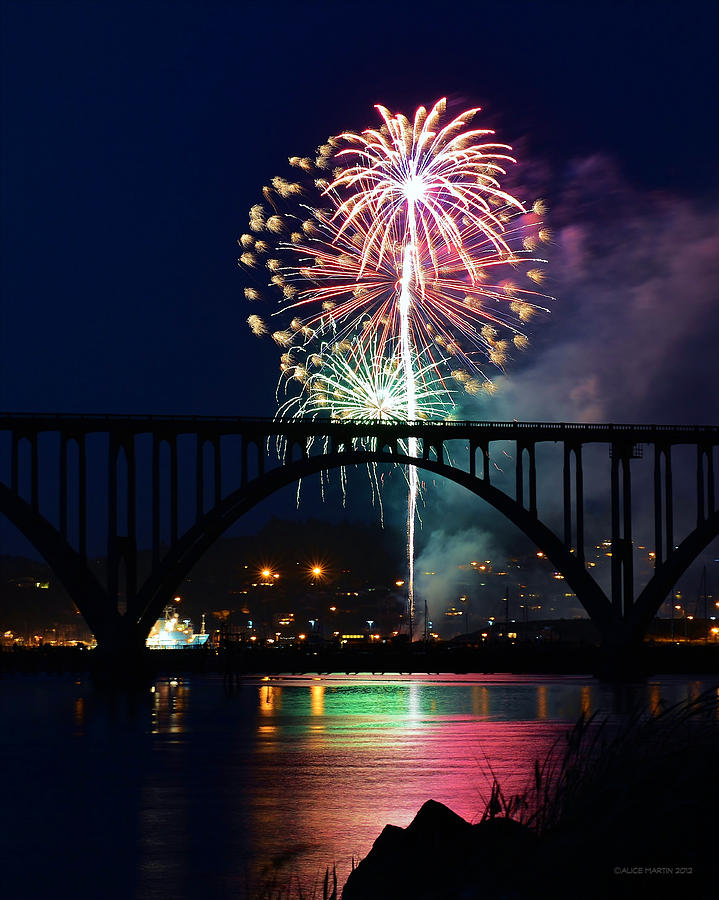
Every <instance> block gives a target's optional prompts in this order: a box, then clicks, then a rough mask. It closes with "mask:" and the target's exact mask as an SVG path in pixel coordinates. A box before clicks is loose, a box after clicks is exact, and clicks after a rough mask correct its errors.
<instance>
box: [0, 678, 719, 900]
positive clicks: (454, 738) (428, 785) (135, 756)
mask: <svg viewBox="0 0 719 900" xmlns="http://www.w3.org/2000/svg"><path fill="white" fill-rule="evenodd" d="M714 684H716V681H715V682H714ZM709 686H710V685H709V683H708V682H707V681H699V680H696V679H687V678H680V677H673V678H658V679H652V680H650V681H649V682H648V683H646V684H644V685H638V686H629V687H628V686H624V687H623V688H617V687H610V686H607V685H601V684H599V683H598V682H595V681H593V680H592V679H587V678H572V677H566V676H562V677H541V678H533V677H529V676H509V675H507V676H482V677H477V676H433V677H429V676H424V677H420V676H404V677H390V676H372V677H363V676H323V677H319V676H316V677H314V678H313V677H285V678H273V679H249V680H247V681H246V682H245V683H244V684H243V685H242V686H241V687H240V688H239V689H238V690H236V691H235V692H233V693H231V694H228V693H226V692H225V691H224V690H223V687H222V683H221V681H220V680H219V679H214V678H203V679H195V680H191V681H190V680H184V679H182V678H179V677H178V678H171V679H167V678H166V679H161V680H159V681H158V682H157V683H156V684H155V685H153V686H152V688H151V689H148V690H147V691H146V692H145V693H144V694H142V695H140V696H127V695H123V694H119V695H106V694H102V693H99V692H97V691H96V690H94V689H93V688H92V686H91V685H89V684H88V683H87V682H85V681H82V680H78V681H75V680H73V679H62V678H54V679H53V678H42V677H38V678H17V679H6V680H5V681H3V682H2V684H1V685H0V687H1V688H2V690H0V715H2V721H3V723H4V729H3V732H2V735H1V736H0V763H1V764H2V767H3V771H4V772H5V773H10V774H8V775H7V777H6V783H5V785H4V790H3V803H4V805H6V810H5V815H6V821H9V822H11V824H12V827H11V828H9V829H7V835H8V837H7V840H6V841H5V842H4V846H3V849H2V851H0V852H2V855H3V858H2V860H1V862H2V865H3V872H4V873H5V872H8V871H9V872H11V873H14V874H13V877H14V876H15V875H16V876H17V878H18V885H20V884H21V883H22V884H23V885H24V883H25V879H26V878H27V873H28V872H31V873H32V875H33V879H34V880H33V884H34V890H35V892H36V893H37V895H38V896H39V895H40V888H41V885H40V884H39V883H37V879H38V878H40V877H42V876H41V875H40V874H39V870H37V866H38V865H39V862H38V860H39V859H40V858H42V860H43V867H42V871H44V872H48V873H52V877H53V879H54V883H58V881H63V880H64V879H66V880H70V881H71V882H72V883H73V885H74V887H73V895H74V896H75V897H77V898H79V897H83V896H88V897H96V896H100V895H102V896H103V897H107V898H110V897H118V898H119V897H122V898H123V900H128V898H132V897H142V898H152V897H158V898H159V897H163V898H164V897H173V898H177V900H181V898H185V897H187V898H192V897H200V896H202V897H204V896H212V897H217V898H226V897H227V898H229V897H232V898H241V897H244V896H247V895H248V893H250V892H251V886H252V885H255V886H256V885H258V884H262V883H263V882H266V881H267V880H272V879H273V878H274V877H275V876H277V877H278V878H279V879H280V881H281V880H282V878H286V877H287V876H288V875H289V874H291V873H296V874H297V875H299V876H300V878H301V879H302V881H303V883H304V884H305V885H308V884H309V885H311V883H312V881H313V879H314V878H315V877H316V876H317V875H318V873H322V874H323V873H324V869H325V867H326V866H327V865H329V866H332V864H333V863H336V865H337V869H338V875H339V877H340V879H341V880H343V879H344V878H345V877H346V875H347V873H348V871H349V869H350V866H351V860H352V858H353V857H354V858H355V859H358V858H360V857H362V856H364V855H365V854H366V853H367V852H368V850H369V849H370V847H371V845H372V842H373V841H374V840H375V838H376V837H377V836H378V834H379V833H380V831H381V830H382V828H383V827H384V825H385V824H387V823H390V822H391V823H393V824H395V825H401V826H404V825H407V824H408V823H409V822H410V821H411V820H412V818H413V817H414V815H415V813H416V812H417V810H418V809H419V808H420V806H421V805H422V804H423V803H424V802H425V800H427V799H429V798H432V799H435V800H439V801H441V802H443V803H446V804H447V805H448V806H450V807H451V808H452V809H454V810H455V811H456V812H458V813H459V814H460V815H462V816H464V817H465V818H467V819H468V820H470V821H471V820H476V819H478V818H479V817H481V814H482V812H483V810H484V806H485V803H486V802H487V800H488V798H489V792H490V787H491V783H492V780H493V778H495V777H496V778H497V780H498V781H499V783H500V785H501V786H502V788H503V790H504V792H505V794H511V793H514V792H518V791H521V790H522V789H524V788H525V787H526V786H527V785H528V782H529V779H530V776H531V771H532V767H533V764H534V761H535V760H537V759H540V760H541V759H543V758H544V756H545V755H546V753H547V752H548V750H549V748H550V746H551V745H552V744H553V742H554V741H556V740H557V739H558V738H561V735H562V734H563V733H564V732H566V731H567V729H568V728H569V727H570V726H571V725H572V724H574V722H576V721H577V719H578V718H579V716H580V714H584V715H591V714H592V713H594V712H598V713H600V714H601V715H607V716H609V717H610V718H613V719H621V718H622V717H623V716H625V715H626V714H628V713H629V712H630V711H631V710H633V709H634V708H635V707H636V706H637V705H641V706H642V707H643V708H644V709H645V710H647V711H649V712H650V713H651V714H656V713H657V712H658V711H659V710H660V709H661V708H662V707H663V705H665V704H671V703H675V702H678V701H680V700H683V699H691V698H693V697H696V696H697V695H698V694H699V693H700V692H701V691H702V690H703V689H705V688H707V687H709ZM108 873H112V877H111V878H108ZM48 877H49V876H48ZM98 884H102V892H101V894H98V893H97V889H98ZM48 886H49V882H48ZM320 893H321V892H320Z"/></svg>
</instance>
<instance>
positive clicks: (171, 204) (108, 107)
mask: <svg viewBox="0 0 719 900" xmlns="http://www.w3.org/2000/svg"><path fill="white" fill-rule="evenodd" d="M718 26H719V7H717V5H716V4H713V3H710V2H706V0H701V2H662V0H645V2H631V0H622V2H598V3H578V2H574V0H572V2H524V0H516V2H511V3H510V2H503V0H493V2H489V3H485V2H463V0H459V2H454V3H433V4H428V3H426V2H415V3H405V2H386V3H375V2H372V0H368V2H362V3H347V2H339V3H337V2H335V3H324V2H297V3H293V4H287V3H282V2H280V3H278V2H275V3H262V2H252V3H244V2H207V3H200V2H177V0H175V2H155V0H145V2H132V0H123V2H113V0H103V2H34V0H17V2H7V0H2V48H1V49H2V62H1V65H2V107H1V114H2V145H1V153H2V197H1V202H2V210H1V213H2V220H1V227H2V260H1V265H2V269H1V287H2V306H1V309H0V409H2V410H6V411H27V412H33V411H47V412H78V411H87V412H118V413H119V412H134V413H194V414H229V415H233V414H236V415H243V414H244V415H268V416H271V415H272V414H273V413H274V410H275V383H276V378H277V373H278V355H279V354H278V352H277V348H276V347H275V346H274V345H273V344H272V343H271V341H269V340H267V341H265V342H262V341H258V340H257V339H256V338H254V337H252V336H251V335H250V333H249V331H248V329H247V326H246V324H245V320H246V318H247V315H248V306H247V303H246V301H245V300H244V297H243V287H244V286H245V283H246V282H245V281H244V278H243V274H242V272H241V271H240V270H239V268H238V267H237V256H238V248H237V246H236V239H237V238H238V237H239V235H240V234H241V233H242V232H243V231H244V230H246V226H247V210H248V208H249V206H250V205H251V204H252V203H255V202H256V201H257V200H258V199H260V190H261V187H262V185H263V184H266V183H267V181H268V179H269V178H270V177H272V176H273V175H275V174H278V173H283V174H284V173H285V172H286V164H287V157H288V156H290V155H295V154H297V155H306V154H310V155H311V154H312V152H313V150H314V148H315V147H316V146H317V145H318V144H319V143H322V142H323V141H324V140H325V139H326V137H327V136H328V135H329V134H333V133H337V132H338V131H340V130H342V129H345V128H348V129H352V130H361V129H362V128H364V127H366V126H368V125H369V124H372V123H373V122H374V121H375V114H374V111H373V109H372V107H373V104H375V103H383V104H384V105H386V106H388V107H390V108H391V109H392V110H393V111H400V110H401V111H405V112H411V111H413V110H414V108H415V107H416V106H417V105H418V104H420V103H424V104H429V103H432V102H433V101H434V100H436V99H437V98H438V97H441V96H449V97H450V98H451V99H453V100H455V101H457V102H458V103H466V104H468V105H481V106H482V107H483V109H484V110H485V116H486V117H485V119H484V121H485V122H488V123H490V124H491V125H492V126H493V127H495V128H496V129H497V131H498V134H499V136H500V138H501V139H502V140H505V141H508V142H510V143H512V144H514V145H515V146H516V147H517V150H518V155H519V158H520V166H519V167H518V170H517V174H516V182H517V183H518V184H520V185H521V184H527V185H529V186H530V187H529V189H530V190H531V191H533V192H536V193H537V194H539V195H541V196H544V197H546V198H547V199H548V202H549V207H550V220H549V221H550V225H551V226H552V228H553V229H554V232H555V234H556V240H555V244H554V246H553V247H552V249H551V253H550V264H549V266H548V270H549V273H550V276H551V280H550V287H549V290H550V291H551V292H552V293H553V294H555V295H556V296H557V297H558V302H557V303H556V304H555V306H554V308H553V310H552V316H551V318H550V320H549V321H548V322H545V323H543V324H541V325H540V326H538V327H537V329H536V335H535V337H534V340H533V345H534V346H533V350H532V352H531V353H528V354H527V355H526V356H525V357H523V359H522V360H520V361H516V363H515V364H513V366H512V367H511V368H510V369H509V371H508V373H507V375H506V377H503V378H499V379H498V382H499V383H500V388H501V390H500V391H499V392H498V393H497V395H495V397H493V398H491V400H485V401H483V403H482V404H479V403H475V405H474V406H472V405H471V404H470V403H469V402H468V403H467V404H466V406H465V408H464V409H463V413H464V414H465V415H467V416H468V417H473V418H515V417H516V418H519V419H537V420H552V419H554V420H564V421H572V420H584V421H592V420H595V421H596V420H599V421H635V422H641V421H644V422H650V421H654V422H674V421H676V422H699V423H701V422H704V423H712V424H714V423H716V422H719V392H717V390H716V383H717V363H716V355H717V351H716V348H717V346H718V345H719V344H718V340H719V303H718V302H717V284H719V191H718V188H719V180H718V179H717V153H716V146H717V137H718V136H719V128H718V126H717V116H716V36H717V33H718V31H719V28H718ZM360 481H362V484H361V485H360V487H359V488H358V490H361V491H362V496H363V497H364V499H365V501H366V495H367V489H366V484H365V483H364V481H363V480H362V479H360ZM286 493H287V496H283V497H278V498H275V500H273V502H272V503H271V504H267V505H266V506H265V507H263V510H262V511H261V514H260V512H258V514H257V517H255V518H251V519H248V520H247V522H244V523H243V526H242V527H248V528H251V527H253V523H254V524H256V523H257V522H258V521H259V520H260V519H261V518H262V517H264V516H266V515H268V514H269V513H270V512H271V511H278V512H279V513H280V514H283V515H285V514H288V513H290V512H291V509H292V507H293V506H294V502H293V499H294V498H293V492H292V491H289V492H286ZM450 495H451V496H450ZM448 497H449V498H450V499H448V500H446V501H443V500H442V499H441V497H437V498H434V499H432V498H431V497H430V498H429V501H428V507H427V510H426V512H425V533H426V535H430V536H435V537H436V535H437V534H440V535H441V534H442V533H443V532H442V531H441V529H442V527H444V523H446V522H447V521H448V516H447V514H446V513H447V509H451V518H452V521H454V522H455V524H456V527H457V528H467V529H469V528H470V526H471V525H472V523H475V522H476V515H477V514H476V506H475V505H473V501H471V500H467V502H466V503H464V504H462V503H460V500H458V499H457V498H456V497H455V495H454V494H453V493H451V492H450V493H449V494H448ZM465 499H466V498H465ZM304 502H305V501H303V503H304ZM363 505H364V506H365V507H366V508H367V510H368V512H367V514H369V515H374V514H373V513H372V512H371V511H370V510H369V503H368V502H363ZM354 510H357V512H358V513H359V509H358V507H355V508H354V509H353V512H354ZM303 512H304V514H309V513H312V512H314V513H318V512H319V510H318V509H317V507H316V504H315V505H314V506H313V505H312V503H311V502H309V501H308V504H307V505H306V506H305V507H304V510H303ZM319 514H321V515H338V514H342V513H341V512H340V513H337V511H336V510H334V511H332V510H330V509H328V508H327V507H325V512H324V513H323V512H319ZM397 516H398V517H399V518H400V519H401V509H399V510H398V511H397ZM433 516H434V520H433V518H432V517H433ZM468 533H469V532H468ZM472 540H473V541H474V543H475V544H477V543H481V542H482V540H483V538H482V536H481V535H479V536H478V535H474V536H473V537H472ZM492 540H494V541H495V543H501V537H500V538H497V537H496V536H495V537H494V538H492ZM446 546H447V547H450V548H451V547H455V546H457V538H456V535H447V536H446ZM435 549H436V548H435ZM437 552H438V553H439V554H440V555H442V554H445V553H446V548H444V545H442V547H440V549H439V550H437ZM714 555H716V554H714Z"/></svg>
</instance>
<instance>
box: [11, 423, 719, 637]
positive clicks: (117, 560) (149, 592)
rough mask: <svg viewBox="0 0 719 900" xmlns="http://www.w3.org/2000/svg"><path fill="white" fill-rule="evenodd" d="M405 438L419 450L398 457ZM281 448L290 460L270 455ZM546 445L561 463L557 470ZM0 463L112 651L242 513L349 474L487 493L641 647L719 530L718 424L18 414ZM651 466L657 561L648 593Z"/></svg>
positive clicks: (51, 557)
mask: <svg viewBox="0 0 719 900" xmlns="http://www.w3.org/2000/svg"><path fill="white" fill-rule="evenodd" d="M410 437H412V438H416V439H417V446H418V451H417V457H409V456H407V454H406V452H405V451H404V450H403V448H404V447H406V446H407V439H408V438H410ZM278 439H279V440H280V441H281V442H282V443H283V446H284V447H285V454H284V460H280V459H279V458H278V455H277V453H276V452H275V449H274V447H275V443H276V441H277V440H278ZM545 447H552V448H553V452H554V454H555V455H557V454H558V455H559V464H558V466H555V467H554V468H553V469H551V467H549V466H548V465H547V464H546V463H545V462H544V459H545V457H546V454H545V453H544V448H545ZM498 448H501V449H498ZM0 452H1V454H2V455H1V456H0V513H3V514H4V515H5V516H6V517H7V518H8V519H9V520H10V521H11V522H12V523H13V524H14V525H15V526H16V527H17V528H18V529H19V530H20V531H21V532H22V533H23V535H24V536H25V537H26V538H27V539H28V540H29V541H30V542H31V543H32V544H33V545H34V547H35V548H36V549H37V550H38V552H39V553H40V554H41V555H42V556H43V557H44V558H45V560H46V561H47V563H48V564H49V565H50V566H51V567H52V569H53V571H54V572H55V575H56V576H57V578H58V579H59V580H60V582H61V583H62V584H63V586H64V587H65V589H66V590H67V592H68V593H69V595H70V596H71V598H72V599H73V601H74V603H75V604H76V605H77V607H78V609H79V610H80V612H81V613H82V615H83V616H84V617H85V619H86V621H87V623H88V625H89V627H90V629H91V630H92V631H93V632H94V634H95V636H96V637H97V640H98V645H99V646H100V647H102V648H104V649H105V650H106V651H109V652H117V653H124V652H129V651H131V650H137V649H138V648H139V647H141V646H142V644H143V642H144V640H145V638H146V636H147V634H148V633H149V630H150V628H151V627H152V625H153V624H154V622H155V621H156V619H157V618H158V617H159V616H160V615H161V613H162V609H163V607H164V606H165V604H166V603H167V602H169V600H170V599H171V598H172V596H173V595H174V593H175V592H176V591H177V589H178V588H179V586H180V584H181V583H182V581H183V580H184V579H185V577H186V576H187V574H188V573H189V572H190V570H191V569H192V567H193V566H194V564H195V563H196V562H197V561H198V560H199V558H200V557H201V556H202V554H203V553H204V552H205V551H206V550H207V549H208V548H209V547H210V546H211V545H212V544H213V542H214V541H216V540H217V539H218V538H219V537H220V536H221V535H222V534H223V532H225V531H226V530H227V529H228V528H229V527H230V526H231V525H232V524H233V523H234V522H236V521H237V520H238V519H239V518H240V517H241V516H242V515H243V514H244V513H246V512H247V511H248V510H250V509H251V508H252V507H254V506H255V505H256V504H258V503H259V502H261V501H262V500H263V499H265V498H267V497H269V496H270V495H271V494H272V493H274V492H275V491H277V490H279V489H280V488H282V487H285V486H286V485H289V484H292V483H296V482H297V481H298V480H299V479H301V478H305V477H307V476H309V475H311V474H314V473H318V472H321V471H325V470H329V469H333V468H338V467H341V466H348V465H353V464H364V463H368V462H375V463H389V464H410V463H411V464H414V465H416V466H417V467H419V468H421V469H423V470H426V471H428V472H432V473H434V474H435V475H438V476H441V477H443V478H447V479H449V480H451V481H454V482H455V483H457V484H459V485H462V486H463V487H464V488H466V489H467V490H468V491H470V492H472V493H474V494H476V495H477V496H478V497H480V498H481V499H482V500H484V501H485V502H486V503H489V504H490V505H491V506H492V507H494V508H495V509H496V510H498V511H499V512H500V513H501V514H502V515H504V516H505V517H506V518H507V519H509V520H510V521H511V522H513V523H514V525H515V526H516V527H517V528H519V529H520V530H521V531H522V532H524V534H526V535H527V537H528V538H529V539H530V540H531V541H533V543H534V544H535V545H536V546H537V548H538V549H540V550H541V551H543V553H544V554H546V556H547V557H548V558H549V559H550V560H551V561H552V563H553V564H554V566H555V568H556V570H557V572H560V573H561V574H562V575H563V576H564V578H565V580H566V583H567V584H568V585H569V587H570V588H571V590H572V591H573V592H574V593H575V594H576V596H577V598H578V599H579V601H580V602H581V604H582V605H583V607H584V608H585V610H586V611H587V613H588V614H589V616H590V617H591V618H592V620H593V621H594V622H595V624H596V625H597V627H598V628H599V631H600V633H601V635H602V639H603V642H604V643H605V644H607V645H616V646H625V647H626V646H628V645H631V644H632V643H633V642H635V641H636V640H639V639H641V637H642V635H643V634H644V633H645V631H646V629H647V627H648V625H649V623H650V622H651V620H652V618H653V617H654V616H655V615H656V613H657V611H658V609H659V607H660V606H661V604H662V602H663V601H664V599H665V598H666V596H667V595H668V593H669V592H670V591H671V589H672V587H673V586H674V585H675V584H676V582H677V580H678V579H679V578H680V577H681V575H682V574H683V573H684V572H685V571H686V569H687V567H688V566H689V565H690V564H691V563H692V561H693V560H695V559H696V558H697V556H698V555H699V554H700V553H701V552H702V551H703V550H704V548H705V547H706V546H707V545H708V544H709V543H710V542H711V541H712V539H714V538H716V537H717V535H719V511H718V508H719V503H718V502H717V485H716V477H715V472H716V467H717V464H718V463H719V427H717V426H661V425H584V424H564V423H562V424H560V423H536V422H470V421H467V422H454V421H453V422H431V421H430V422H427V421H418V422H408V423H387V422H355V421H333V420H329V419H323V420H319V419H318V420H302V419H289V420H287V419H257V418H232V417H224V418H223V417H219V418H213V417H181V416H112V415H37V414H17V413H16V414H5V415H1V416H0ZM498 453H501V461H502V469H503V472H502V473H501V474H500V472H499V469H498V467H497V466H496V465H495V463H496V459H497V455H498ZM597 453H598V454H599V456H600V457H601V459H603V460H605V461H606V464H605V465H603V466H600V468H599V471H600V475H599V476H593V479H592V483H591V484H590V485H589V487H590V489H591V490H590V491H587V490H586V485H585V468H586V466H585V458H586V457H587V455H592V454H593V455H594V458H597ZM677 459H680V463H679V464H678V463H677V462H676V460H677ZM647 464H648V466H649V469H650V471H648V469H647ZM638 466H642V467H643V470H644V480H645V482H646V483H647V485H648V487H646V488H645V490H644V491H643V494H642V498H641V499H642V502H641V506H642V510H643V514H644V515H645V519H646V515H649V516H650V517H651V528H652V530H653V537H654V551H653V552H654V553H655V558H654V569H653V573H652V575H651V577H650V578H649V580H648V581H647V583H646V584H644V585H643V586H641V587H640V588H639V589H638V590H637V589H636V587H635V559H634V557H635V550H634V541H633V537H632V534H633V529H634V528H635V516H634V512H633V499H635V496H634V494H633V492H634V491H635V489H634V488H633V473H635V472H636V471H637V467H638ZM508 469H509V471H508ZM679 474H681V477H682V478H683V479H684V482H686V481H687V479H689V481H690V482H691V485H692V490H691V494H692V498H693V500H692V505H693V507H694V508H693V509H692V510H691V512H690V517H689V521H688V524H684V525H683V530H682V533H681V534H680V533H678V532H676V528H677V521H678V519H681V518H683V519H685V520H686V518H687V516H686V509H684V508H683V509H682V513H683V515H682V516H677V511H676V510H675V505H676V501H677V491H676V482H677V480H678V475H679ZM635 493H636V492H635ZM685 494H686V491H685V492H684V494H683V495H682V496H683V497H684V496H685ZM585 495H586V496H587V497H588V498H589V497H590V501H589V500H588V499H585ZM547 496H550V497H551V498H552V500H551V503H550V504H549V506H550V507H551V509H549V508H548V509H547V510H546V511H545V510H544V504H543V502H542V500H541V498H544V497H547ZM91 498H92V499H91ZM589 502H591V506H592V510H593V511H594V510H596V508H597V507H598V506H602V507H603V508H604V511H605V514H606V521H607V522H608V524H609V530H610V539H611V551H610V552H611V579H610V582H611V583H610V588H609V590H608V591H606V590H605V589H603V588H602V587H601V586H600V584H599V582H598V581H597V580H596V579H595V578H594V577H593V575H592V571H591V568H589V567H588V564H587V559H586V548H587V547H588V546H594V545H595V544H596V543H597V540H601V538H602V537H604V536H605V535H601V534H600V535H597V534H595V535H594V536H588V535H587V534H586V533H585V525H587V524H588V523H589V524H591V522H593V521H594V518H595V517H594V515H592V517H589V516H588V515H587V505H588V503H589ZM98 506H99V508H101V509H102V510H103V514H102V520H101V521H99V522H98V521H96V519H97V517H96V516H95V519H93V510H96V508H97V507H98ZM647 509H649V512H648V513H647ZM181 513H182V514H181ZM590 519H591V521H590ZM146 524H149V534H150V537H149V543H150V546H151V554H150V556H151V565H150V568H149V571H148V572H144V573H142V577H140V572H139V570H138V551H139V548H138V530H142V528H143V527H145V525H146ZM645 524H646V522H645ZM90 528H91V529H92V538H93V542H94V543H97V541H98V539H100V540H101V541H102V543H103V545H104V546H105V547H106V553H107V566H106V577H105V578H103V579H102V580H101V579H100V578H99V577H98V575H97V571H96V568H95V569H93V567H92V566H91V565H90V561H89V559H88V531H89V529H90ZM121 575H122V577H121ZM123 586H124V590H122V591H121V587H123ZM121 594H122V595H124V598H123V597H121Z"/></svg>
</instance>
